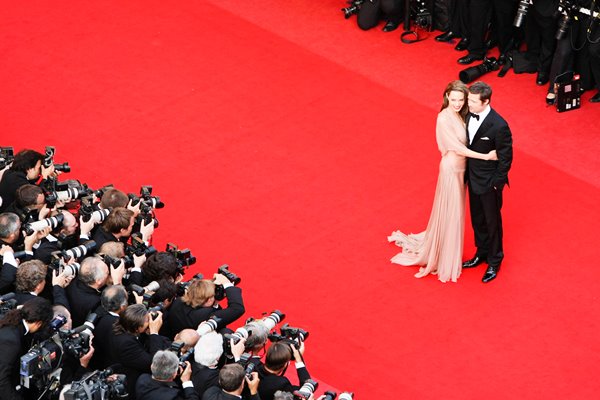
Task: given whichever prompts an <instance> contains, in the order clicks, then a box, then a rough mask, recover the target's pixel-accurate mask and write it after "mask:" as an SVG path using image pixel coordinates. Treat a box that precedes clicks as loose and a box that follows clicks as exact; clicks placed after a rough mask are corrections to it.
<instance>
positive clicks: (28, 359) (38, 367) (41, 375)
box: [19, 322, 63, 388]
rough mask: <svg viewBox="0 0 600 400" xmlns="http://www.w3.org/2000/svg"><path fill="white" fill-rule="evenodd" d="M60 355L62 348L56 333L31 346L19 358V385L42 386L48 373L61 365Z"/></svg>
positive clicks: (46, 380) (28, 386) (46, 379)
mask: <svg viewBox="0 0 600 400" xmlns="http://www.w3.org/2000/svg"><path fill="white" fill-rule="evenodd" d="M58 323H59V322H57V324H58ZM62 357H63V350H62V346H61V343H60V338H59V336H58V335H57V334H55V335H54V336H52V337H51V338H50V339H48V340H44V341H43V342H41V343H39V344H37V345H35V346H33V347H32V348H31V349H29V351H28V352H27V353H26V354H24V355H23V356H21V359H20V360H19V375H20V383H21V386H23V387H26V388H33V387H37V388H42V387H44V386H45V385H46V384H47V382H48V380H49V379H50V378H49V375H51V373H52V372H54V371H56V370H57V369H58V368H59V367H60V366H61V364H62Z"/></svg>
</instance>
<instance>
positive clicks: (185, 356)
mask: <svg viewBox="0 0 600 400" xmlns="http://www.w3.org/2000/svg"><path fill="white" fill-rule="evenodd" d="M184 346H185V343H184V342H173V343H171V346H170V347H169V351H172V352H174V353H175V354H177V356H178V357H179V367H180V368H182V369H185V367H186V365H185V362H186V361H189V360H190V358H192V357H193V356H194V348H193V347H191V348H190V349H188V351H186V352H185V353H184V352H183V347H184Z"/></svg>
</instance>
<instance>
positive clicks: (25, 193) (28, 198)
mask: <svg viewBox="0 0 600 400" xmlns="http://www.w3.org/2000/svg"><path fill="white" fill-rule="evenodd" d="M40 194H41V195H43V194H44V191H43V190H42V188H41V187H39V186H36V185H29V184H28V185H23V186H21V187H20V188H18V189H17V192H16V193H15V201H16V202H17V206H18V207H19V208H25V207H32V206H35V205H37V199H38V196H39V195H40Z"/></svg>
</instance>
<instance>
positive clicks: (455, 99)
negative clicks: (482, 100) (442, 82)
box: [446, 90, 465, 112]
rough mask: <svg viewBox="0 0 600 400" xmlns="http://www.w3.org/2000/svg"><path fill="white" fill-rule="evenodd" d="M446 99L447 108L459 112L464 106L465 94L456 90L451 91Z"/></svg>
mask: <svg viewBox="0 0 600 400" xmlns="http://www.w3.org/2000/svg"><path fill="white" fill-rule="evenodd" d="M446 97H447V98H448V107H450V108H451V109H452V110H454V111H455V112H459V111H460V110H461V109H462V108H463V106H464V105H465V94H464V93H463V92H461V91H458V90H452V91H450V93H448V94H447V95H446Z"/></svg>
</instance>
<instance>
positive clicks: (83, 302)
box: [67, 257, 109, 326]
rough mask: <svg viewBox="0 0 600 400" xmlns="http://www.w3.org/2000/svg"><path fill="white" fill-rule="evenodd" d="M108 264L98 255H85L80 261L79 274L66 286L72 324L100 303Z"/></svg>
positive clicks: (78, 323) (107, 273)
mask: <svg viewBox="0 0 600 400" xmlns="http://www.w3.org/2000/svg"><path fill="white" fill-rule="evenodd" d="M108 276H109V269H108V266H107V265H106V264H105V263H104V261H102V259H101V258H99V257H87V258H85V259H84V260H83V262H82V263H81V267H80V268H79V274H78V275H77V277H76V278H75V279H74V280H73V282H71V284H70V285H69V286H67V298H68V300H69V304H70V305H71V315H72V317H73V325H75V326H79V325H81V324H83V322H84V321H85V317H86V316H87V315H88V314H89V313H90V312H93V311H94V310H95V309H96V308H97V307H98V306H99V305H100V294H101V290H102V288H103V287H104V286H105V285H106V281H107V280H108Z"/></svg>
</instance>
